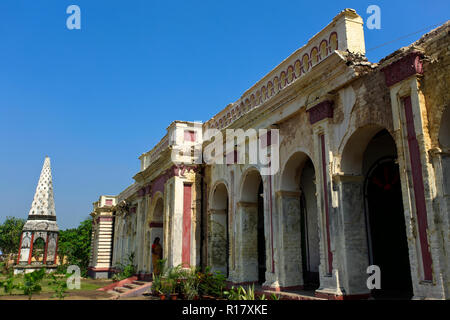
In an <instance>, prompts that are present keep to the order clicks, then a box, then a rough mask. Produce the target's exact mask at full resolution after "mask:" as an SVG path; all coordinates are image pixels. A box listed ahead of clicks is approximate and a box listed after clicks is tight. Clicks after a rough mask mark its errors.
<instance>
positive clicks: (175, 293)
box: [170, 279, 179, 300]
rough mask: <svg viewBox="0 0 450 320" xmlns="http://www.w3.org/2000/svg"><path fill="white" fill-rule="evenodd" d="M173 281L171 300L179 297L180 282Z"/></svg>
mask: <svg viewBox="0 0 450 320" xmlns="http://www.w3.org/2000/svg"><path fill="white" fill-rule="evenodd" d="M170 282H171V290H170V299H171V300H177V299H178V294H179V291H178V284H177V282H176V280H172V279H171V280H170Z"/></svg>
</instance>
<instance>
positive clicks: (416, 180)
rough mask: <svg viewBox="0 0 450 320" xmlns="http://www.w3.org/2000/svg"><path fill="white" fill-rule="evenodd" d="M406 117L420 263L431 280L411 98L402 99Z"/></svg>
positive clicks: (418, 154)
mask: <svg viewBox="0 0 450 320" xmlns="http://www.w3.org/2000/svg"><path fill="white" fill-rule="evenodd" d="M403 104H404V107H405V117H406V129H407V132H408V146H409V159H410V162H411V174H412V179H413V188H414V198H415V203H416V214H417V224H418V227H419V239H420V247H421V251H422V263H423V271H424V279H425V280H427V281H431V280H433V274H432V267H431V265H432V260H431V254H430V250H429V246H428V237H427V229H428V221H427V207H426V203H425V188H424V183H423V175H422V163H421V160H420V148H419V143H418V141H417V137H416V131H415V127H414V115H413V111H412V104H411V96H408V97H406V98H404V99H403Z"/></svg>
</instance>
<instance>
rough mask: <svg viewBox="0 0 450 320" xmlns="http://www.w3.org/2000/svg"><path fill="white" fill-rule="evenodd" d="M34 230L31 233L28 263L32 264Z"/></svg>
mask: <svg viewBox="0 0 450 320" xmlns="http://www.w3.org/2000/svg"><path fill="white" fill-rule="evenodd" d="M33 242H34V232H33V233H32V234H31V242H30V253H29V254H28V264H31V255H32V253H33Z"/></svg>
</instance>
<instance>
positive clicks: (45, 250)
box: [42, 233, 48, 264]
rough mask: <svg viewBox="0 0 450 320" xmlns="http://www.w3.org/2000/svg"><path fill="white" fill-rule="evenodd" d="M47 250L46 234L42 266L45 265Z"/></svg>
mask: <svg viewBox="0 0 450 320" xmlns="http://www.w3.org/2000/svg"><path fill="white" fill-rule="evenodd" d="M47 249H48V233H47V237H46V239H45V249H44V260H43V261H42V263H43V264H46V263H47Z"/></svg>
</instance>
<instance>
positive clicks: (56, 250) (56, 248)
mask: <svg viewBox="0 0 450 320" xmlns="http://www.w3.org/2000/svg"><path fill="white" fill-rule="evenodd" d="M58 242H59V234H57V235H56V247H55V255H54V256H53V264H56V262H57V261H58V260H57V259H58ZM63 259H64V258H63ZM63 262H64V261H61V263H63Z"/></svg>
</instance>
